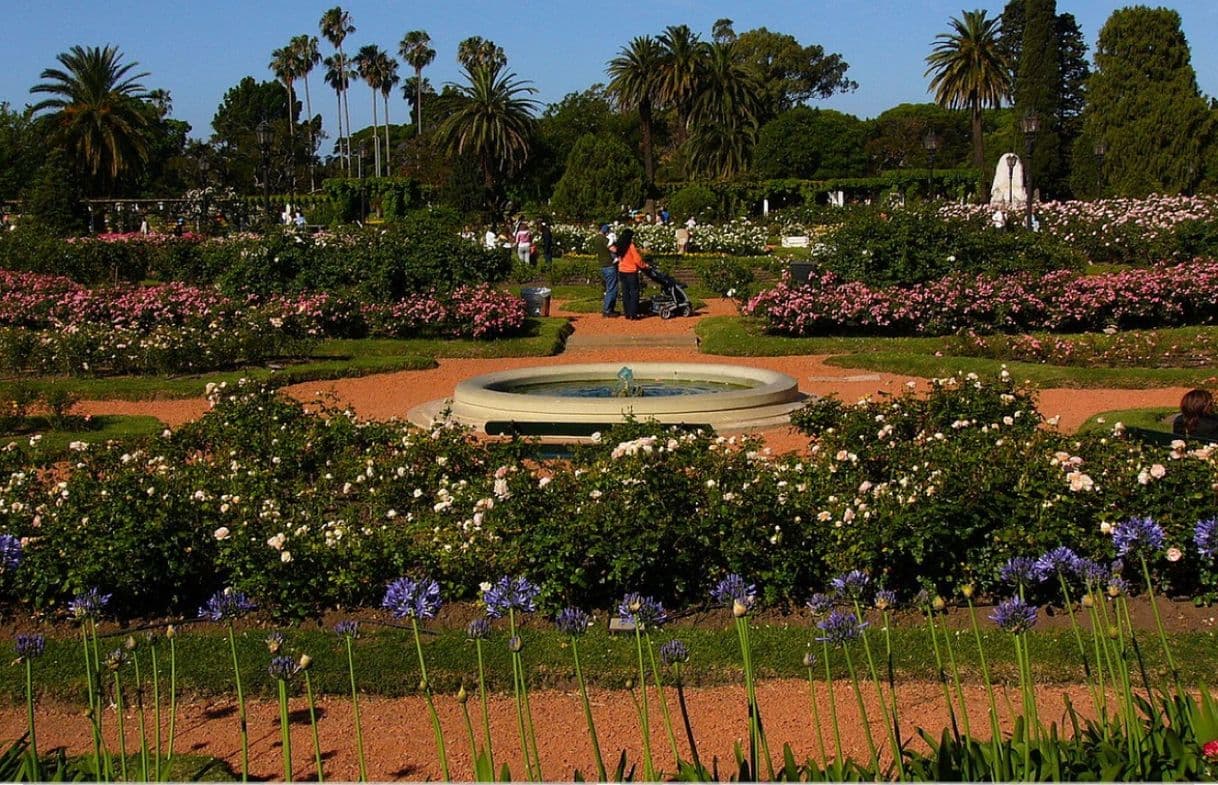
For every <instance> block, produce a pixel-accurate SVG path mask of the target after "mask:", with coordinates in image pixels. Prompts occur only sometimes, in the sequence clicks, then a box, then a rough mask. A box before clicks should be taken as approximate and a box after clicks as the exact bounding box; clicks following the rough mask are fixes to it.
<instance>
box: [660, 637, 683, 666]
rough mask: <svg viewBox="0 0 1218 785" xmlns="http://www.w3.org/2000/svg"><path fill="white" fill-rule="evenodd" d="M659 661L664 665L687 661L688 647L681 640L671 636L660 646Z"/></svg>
mask: <svg viewBox="0 0 1218 785" xmlns="http://www.w3.org/2000/svg"><path fill="white" fill-rule="evenodd" d="M660 662H662V663H664V664H665V665H675V664H677V663H682V662H689V648H688V647H687V646H686V645H685V643H684V642H683V641H679V640H677V639H676V638H673V639H672V640H670V641H669V642H668V643H665V644H664V645H663V646H661V647H660Z"/></svg>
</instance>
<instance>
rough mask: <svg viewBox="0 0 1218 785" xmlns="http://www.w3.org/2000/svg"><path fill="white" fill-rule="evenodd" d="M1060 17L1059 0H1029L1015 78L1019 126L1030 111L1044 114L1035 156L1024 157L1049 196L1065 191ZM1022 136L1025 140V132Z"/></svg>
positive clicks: (1039, 186)
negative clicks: (1062, 177)
mask: <svg viewBox="0 0 1218 785" xmlns="http://www.w3.org/2000/svg"><path fill="white" fill-rule="evenodd" d="M1056 21H1057V2H1056V0H1026V2H1025V4H1024V28H1023V45H1022V46H1021V48H1020V56H1019V66H1018V69H1019V70H1018V76H1017V78H1016V81H1015V85H1016V86H1015V118H1016V124H1017V125H1016V127H1017V128H1018V127H1019V125H1018V124H1019V122H1020V120H1021V119H1022V118H1023V117H1024V116H1025V115H1027V114H1029V113H1032V112H1035V113H1036V114H1037V115H1039V116H1040V131H1039V132H1038V133H1037V134H1036V137H1035V140H1034V141H1035V144H1034V147H1033V148H1032V158H1031V160H1030V161H1024V171H1025V172H1026V173H1030V176H1031V183H1032V187H1033V188H1035V189H1037V190H1039V191H1040V192H1041V194H1042V195H1044V196H1045V197H1046V198H1047V197H1050V196H1053V195H1057V194H1058V193H1059V192H1060V191H1061V187H1060V183H1061V175H1062V172H1061V151H1060V146H1061V136H1060V133H1061V71H1060V69H1059V66H1058V63H1059V61H1060V55H1059V52H1058V46H1057V29H1056ZM1020 137H1021V141H1022V140H1023V135H1022V132H1021V134H1020ZM1025 145H1026V142H1025ZM1024 149H1025V150H1026V146H1025V148H1024ZM1020 153H1021V154H1022V153H1023V150H1021V151H1020Z"/></svg>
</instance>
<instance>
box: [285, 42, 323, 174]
mask: <svg viewBox="0 0 1218 785" xmlns="http://www.w3.org/2000/svg"><path fill="white" fill-rule="evenodd" d="M288 47H289V48H290V49H291V51H292V55H293V56H294V58H295V60H296V64H295V67H294V69H293V70H295V72H296V75H297V76H298V77H300V80H301V81H302V82H303V83H304V89H305V117H307V118H308V121H309V122H308V128H309V190H314V189H316V188H317V181H316V178H315V177H314V174H313V160H314V158H316V156H317V134H316V132H315V131H314V127H313V126H314V124H313V96H312V94H311V93H310V91H309V74H311V73H313V69H314V68H315V67H317V65H318V64H319V63H321V52H319V51H318V49H317V36H314V35H294V36H292V40H291V42H290V43H289V44H288Z"/></svg>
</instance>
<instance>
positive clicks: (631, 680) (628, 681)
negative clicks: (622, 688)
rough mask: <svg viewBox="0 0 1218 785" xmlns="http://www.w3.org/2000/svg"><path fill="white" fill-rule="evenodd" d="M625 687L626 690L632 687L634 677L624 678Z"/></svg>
mask: <svg viewBox="0 0 1218 785" xmlns="http://www.w3.org/2000/svg"><path fill="white" fill-rule="evenodd" d="M626 689H628V690H633V689H634V679H626Z"/></svg>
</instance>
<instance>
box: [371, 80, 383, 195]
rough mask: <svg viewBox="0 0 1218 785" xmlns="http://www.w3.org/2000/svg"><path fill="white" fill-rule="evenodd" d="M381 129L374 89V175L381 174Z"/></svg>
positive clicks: (378, 175)
mask: <svg viewBox="0 0 1218 785" xmlns="http://www.w3.org/2000/svg"><path fill="white" fill-rule="evenodd" d="M380 129H381V126H380V124H379V123H378V122H377V120H376V90H375V89H373V90H372V161H373V166H372V172H373V174H372V176H373V177H380V176H381V137H380V134H378V133H377V131H379V130H380Z"/></svg>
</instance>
